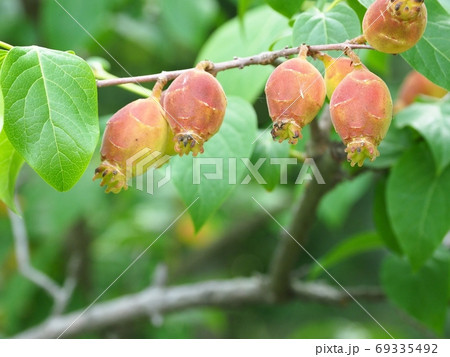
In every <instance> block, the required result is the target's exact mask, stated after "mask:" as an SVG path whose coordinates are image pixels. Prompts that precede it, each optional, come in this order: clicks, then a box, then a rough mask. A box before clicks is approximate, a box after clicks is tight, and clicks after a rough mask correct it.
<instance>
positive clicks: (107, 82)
mask: <svg viewBox="0 0 450 357" xmlns="http://www.w3.org/2000/svg"><path fill="white" fill-rule="evenodd" d="M346 48H352V49H367V50H372V49H373V48H372V47H371V46H369V45H362V44H354V43H349V42H343V43H336V44H330V45H313V46H309V52H308V54H309V55H310V56H313V55H314V54H315V53H317V52H320V51H335V50H337V51H344V50H345V49H346ZM299 50H300V47H294V48H284V49H282V50H278V51H268V52H262V53H260V54H258V55H255V56H250V57H243V58H239V57H235V58H234V59H233V60H231V61H226V62H219V63H211V66H210V68H209V72H211V73H213V74H216V73H218V72H221V71H226V70H228V69H232V68H240V69H242V68H244V67H247V66H252V65H269V64H272V63H273V62H274V61H275V60H277V59H278V58H281V57H289V56H292V55H296V54H298V52H299ZM188 70H189V69H181V70H176V71H170V72H161V73H157V74H150V75H146V76H138V77H124V78H111V79H104V80H98V81H97V87H99V88H102V87H108V86H117V85H121V84H126V83H146V82H156V81H158V80H159V79H161V78H165V79H167V80H172V79H175V78H176V77H178V76H179V75H181V74H183V73H184V72H186V71H188Z"/></svg>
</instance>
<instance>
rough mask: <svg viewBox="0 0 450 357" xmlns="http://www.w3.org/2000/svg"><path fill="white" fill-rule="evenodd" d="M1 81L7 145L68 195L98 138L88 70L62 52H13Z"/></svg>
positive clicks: (26, 49) (16, 49)
mask: <svg viewBox="0 0 450 357" xmlns="http://www.w3.org/2000/svg"><path fill="white" fill-rule="evenodd" d="M0 80H1V83H2V89H3V95H4V100H5V124H4V130H5V132H6V135H7V136H8V139H9V141H10V142H11V144H12V145H13V146H14V148H15V149H16V150H17V151H18V153H19V154H20V155H21V156H22V157H23V158H24V159H25V161H27V162H28V164H29V165H30V166H31V167H32V168H33V169H34V170H35V171H36V172H37V173H38V174H39V175H40V176H41V177H42V178H43V179H44V180H45V181H46V182H47V183H49V184H50V185H51V186H53V187H54V188H56V189H57V190H58V191H66V190H69V189H70V188H71V187H72V186H73V185H74V184H75V183H76V182H77V181H78V179H79V178H80V177H81V175H82V174H83V172H84V171H85V169H86V167H87V165H88V163H89V161H90V159H91V157H92V154H93V152H94V150H95V147H96V145H97V141H98V135H99V129H98V115H97V87H96V83H95V78H94V75H93V73H92V71H91V69H90V67H89V65H88V64H87V63H86V62H85V61H83V60H82V59H81V58H79V57H77V56H75V55H72V54H69V53H66V52H59V51H53V50H48V49H45V48H41V47H36V46H32V47H14V48H13V49H12V50H11V51H9V53H8V56H7V57H6V59H5V62H4V63H3V67H2V71H1V75H0Z"/></svg>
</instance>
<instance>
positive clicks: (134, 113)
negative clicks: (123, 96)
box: [93, 90, 172, 193]
mask: <svg viewBox="0 0 450 357" xmlns="http://www.w3.org/2000/svg"><path fill="white" fill-rule="evenodd" d="M159 94H160V91H159V92H157V90H155V91H154V94H153V95H152V96H151V97H150V98H147V99H139V100H136V101H134V102H132V103H130V104H128V105H126V106H125V107H123V108H122V109H120V110H119V111H118V112H117V113H116V114H114V115H113V116H112V117H111V119H110V120H109V121H108V123H107V124H106V130H105V133H104V134H103V143H102V147H101V159H102V162H101V164H100V166H99V167H98V168H97V169H96V170H95V175H94V178H93V179H94V180H96V179H98V178H100V179H102V181H101V184H100V186H104V185H106V186H107V189H106V192H107V193H108V192H114V193H119V192H120V191H121V189H122V188H124V189H127V179H129V178H131V177H134V176H137V175H141V174H143V173H144V172H145V171H147V170H148V169H149V168H150V167H154V166H155V165H160V164H161V162H158V160H160V159H161V158H162V157H163V156H164V155H165V154H169V155H170V151H169V150H168V142H169V141H170V142H171V140H172V132H171V130H170V128H169V126H168V124H167V121H166V119H165V116H164V111H163V109H162V107H161V105H160V104H159ZM135 155H136V157H134V156H135ZM129 159H130V160H133V162H128V163H127V161H128V160H129ZM143 160H145V161H143ZM138 162H141V163H143V162H145V165H144V166H142V168H140V169H139V170H137V169H136V165H135V163H138ZM138 166H139V165H138Z"/></svg>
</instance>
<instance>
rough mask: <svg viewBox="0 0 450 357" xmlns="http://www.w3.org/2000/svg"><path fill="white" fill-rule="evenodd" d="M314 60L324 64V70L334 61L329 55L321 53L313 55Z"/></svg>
mask: <svg viewBox="0 0 450 357" xmlns="http://www.w3.org/2000/svg"><path fill="white" fill-rule="evenodd" d="M314 58H317V59H319V60H321V61H322V62H323V64H324V66H325V68H328V67H329V66H330V65H331V63H332V61H333V59H334V58H333V57H331V56H330V55H327V54H326V53H323V52H317V54H314Z"/></svg>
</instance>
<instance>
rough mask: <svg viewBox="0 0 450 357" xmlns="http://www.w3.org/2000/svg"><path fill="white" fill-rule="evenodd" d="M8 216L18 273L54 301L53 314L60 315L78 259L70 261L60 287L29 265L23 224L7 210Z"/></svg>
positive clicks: (73, 281)
mask: <svg viewBox="0 0 450 357" xmlns="http://www.w3.org/2000/svg"><path fill="white" fill-rule="evenodd" d="M16 207H17V209H19V202H18V201H17V200H16ZM8 214H9V217H10V221H11V227H12V232H13V236H14V244H15V252H16V259H17V265H18V268H19V271H20V273H21V274H22V275H23V276H24V277H25V278H27V279H28V280H30V281H31V282H32V283H34V284H36V285H37V286H39V287H41V288H42V289H44V290H45V291H46V292H47V293H48V294H49V295H50V296H51V297H52V298H53V300H54V305H53V314H54V315H58V314H61V313H62V312H63V311H64V309H65V308H66V306H67V304H68V302H69V300H70V298H71V296H72V293H73V290H74V289H75V286H76V279H75V275H74V274H75V271H76V269H77V266H78V259H76V258H74V259H71V260H70V262H69V266H68V270H69V272H68V275H67V278H66V281H65V282H64V285H63V286H62V287H60V286H59V285H58V283H56V282H55V281H54V280H53V279H51V278H50V277H49V276H47V275H46V274H44V273H43V272H41V271H39V270H37V269H36V268H34V267H33V266H32V265H31V261H30V251H29V245H28V235H27V231H26V227H25V223H24V221H23V219H22V218H21V217H20V216H18V215H17V214H15V213H14V212H13V211H11V210H8Z"/></svg>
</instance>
